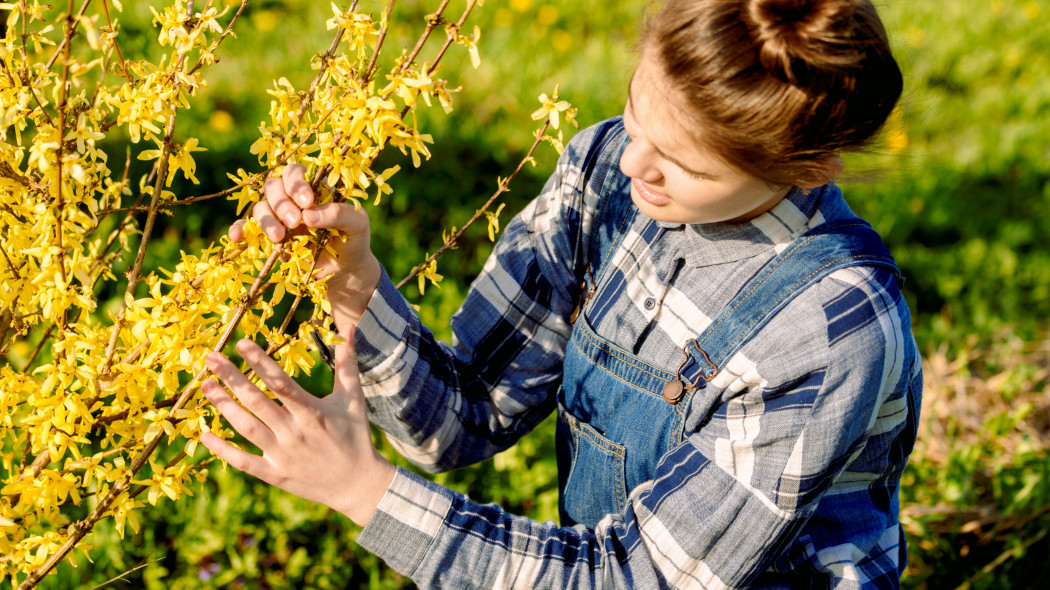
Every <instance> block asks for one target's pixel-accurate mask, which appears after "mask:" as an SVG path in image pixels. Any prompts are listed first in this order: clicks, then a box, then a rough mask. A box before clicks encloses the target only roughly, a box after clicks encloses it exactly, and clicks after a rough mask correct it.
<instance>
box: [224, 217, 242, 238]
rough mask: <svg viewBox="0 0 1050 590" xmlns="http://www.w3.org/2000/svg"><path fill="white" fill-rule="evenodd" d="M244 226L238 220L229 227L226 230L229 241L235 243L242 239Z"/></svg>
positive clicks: (240, 220)
mask: <svg viewBox="0 0 1050 590" xmlns="http://www.w3.org/2000/svg"><path fill="white" fill-rule="evenodd" d="M244 224H245V221H244V220H243V219H238V220H237V221H234V222H233V224H232V225H230V229H228V230H226V235H227V236H229V237H230V241H231V242H233V243H235V244H236V243H237V242H239V241H241V240H243V239H244Z"/></svg>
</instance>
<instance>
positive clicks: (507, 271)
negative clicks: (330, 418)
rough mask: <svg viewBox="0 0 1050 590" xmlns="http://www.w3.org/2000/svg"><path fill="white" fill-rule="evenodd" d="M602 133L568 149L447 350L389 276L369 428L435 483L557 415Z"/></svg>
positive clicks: (377, 307)
mask: <svg viewBox="0 0 1050 590" xmlns="http://www.w3.org/2000/svg"><path fill="white" fill-rule="evenodd" d="M593 137H594V128H591V129H588V130H584V131H581V132H580V133H578V134H577V135H576V136H575V137H574V138H573V139H572V141H570V142H569V144H568V145H567V146H566V148H565V150H564V151H563V153H562V155H561V157H560V158H559V160H558V164H557V169H556V171H555V173H554V174H553V175H552V176H551V178H550V180H548V182H547V184H546V186H545V187H544V189H543V192H542V193H541V194H540V195H539V196H538V197H537V198H536V199H535V200H534V201H533V202H532V203H531V204H530V205H528V207H526V208H525V209H524V210H523V211H522V212H521V213H519V214H518V215H517V216H515V217H514V218H513V219H512V220H511V222H510V223H509V224H508V225H507V227H506V229H505V230H504V232H503V235H502V236H501V237H500V240H499V241H498V243H497V245H496V247H495V249H494V251H493V253H492V255H491V256H490V257H489V259H488V261H487V263H486V264H485V267H484V269H483V270H482V272H481V273H480V275H479V276H478V278H477V279H476V280H475V281H474V283H473V284H472V286H471V288H470V291H469V293H468V295H467V297H466V300H465V302H464V303H463V306H462V307H461V309H460V310H459V311H458V312H457V313H456V315H455V316H454V318H453V319H452V330H453V342H452V344H451V345H449V344H446V343H443V342H437V341H436V340H435V339H434V337H433V335H432V334H431V333H430V331H429V330H427V329H426V328H425V327H424V326H423V325H421V323H420V321H419V317H418V316H417V315H416V313H415V312H414V311H413V310H412V308H411V307H410V306H409V305H408V303H407V302H406V301H405V300H404V298H403V297H402V296H401V294H400V293H398V292H397V290H396V289H395V288H394V287H393V285H392V284H391V282H390V280H389V279H388V278H387V277H386V275H385V274H384V276H383V278H382V280H381V282H380V285H379V287H378V288H377V290H376V292H375V294H374V295H373V297H372V299H371V302H370V303H369V306H368V309H367V311H366V313H365V315H364V317H363V318H362V320H361V323H360V324H359V326H358V328H357V332H356V337H355V346H356V347H357V351H358V358H359V362H360V366H361V370H362V379H361V380H362V385H363V386H364V389H365V396H366V398H367V400H368V407H369V416H370V418H371V419H372V421H373V423H375V424H376V425H377V426H379V427H380V428H381V429H383V430H384V431H385V432H386V433H387V434H388V436H389V437H390V439H391V441H392V442H393V444H394V446H395V448H396V449H397V450H398V451H399V452H400V453H402V454H403V455H404V456H405V457H406V458H408V459H409V460H411V461H413V462H414V463H416V464H418V465H420V466H422V467H424V468H425V469H427V470H431V471H442V470H447V469H451V468H453V467H457V466H460V465H467V464H471V463H475V462H477V461H480V460H482V459H485V458H487V457H490V456H492V455H494V454H495V453H497V452H499V451H500V450H503V449H505V448H507V447H509V446H510V445H511V444H513V443H514V442H515V441H516V440H517V439H518V438H520V437H521V436H522V435H523V434H525V433H526V432H528V431H529V430H531V429H532V428H533V427H534V426H535V425H536V424H538V423H539V422H540V421H542V419H543V418H544V417H545V416H547V415H548V414H549V413H550V411H551V410H552V409H553V407H554V393H555V391H556V389H557V386H558V384H559V383H560V380H561V373H562V359H563V356H564V351H565V346H566V343H567V342H568V338H569V335H570V332H571V325H570V324H569V322H568V318H569V316H570V315H571V313H572V311H573V308H574V307H575V303H576V300H577V295H578V290H579V287H578V281H577V279H576V276H575V269H574V265H575V260H576V258H577V251H578V247H577V244H578V241H579V240H580V239H581V232H582V231H584V230H585V229H586V227H587V224H588V223H589V218H588V219H585V217H587V214H586V213H585V211H586V210H587V208H586V207H585V206H584V196H583V194H584V193H585V192H586V191H584V190H582V189H581V186H580V184H581V171H580V162H581V161H582V159H583V158H584V156H585V155H586V153H587V151H588V150H590V149H593V146H592V145H591V144H592V143H593V142H592V139H593Z"/></svg>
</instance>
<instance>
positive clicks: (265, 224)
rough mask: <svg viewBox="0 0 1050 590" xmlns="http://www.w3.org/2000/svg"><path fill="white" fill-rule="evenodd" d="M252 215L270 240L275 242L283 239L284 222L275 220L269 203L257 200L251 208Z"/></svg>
mask: <svg viewBox="0 0 1050 590" xmlns="http://www.w3.org/2000/svg"><path fill="white" fill-rule="evenodd" d="M252 216H253V217H255V219H256V220H257V221H258V222H259V227H261V228H262V230H263V232H265V233H266V235H267V237H269V238H270V241H271V242H274V243H277V242H280V241H281V240H283V239H284V235H285V233H286V230H285V227H284V224H283V223H281V222H280V221H278V220H277V216H276V215H274V213H273V209H272V208H270V203H268V202H266V201H259V202H258V203H256V204H255V207H253V208H252Z"/></svg>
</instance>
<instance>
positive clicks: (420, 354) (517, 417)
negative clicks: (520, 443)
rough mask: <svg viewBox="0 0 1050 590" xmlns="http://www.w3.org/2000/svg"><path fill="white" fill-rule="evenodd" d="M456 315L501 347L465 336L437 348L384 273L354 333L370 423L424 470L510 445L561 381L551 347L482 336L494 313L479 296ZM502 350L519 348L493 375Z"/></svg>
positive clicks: (519, 337) (495, 319)
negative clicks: (511, 360)
mask: <svg viewBox="0 0 1050 590" xmlns="http://www.w3.org/2000/svg"><path fill="white" fill-rule="evenodd" d="M461 314H462V315H464V317H466V318H469V319H470V321H471V325H472V326H474V327H476V328H477V329H478V330H480V331H481V332H482V333H485V334H492V337H493V338H494V339H495V340H497V341H498V343H497V344H494V343H493V342H492V341H491V339H490V340H483V341H480V342H475V341H473V340H472V339H473V338H474V337H473V336H471V335H469V334H462V338H458V339H457V340H458V343H457V344H458V346H457V347H451V346H448V345H444V344H442V343H439V342H437V341H436V340H435V339H434V337H433V335H432V334H431V333H430V332H429V331H428V330H427V329H426V328H425V327H424V326H423V325H422V324H421V323H420V322H419V318H418V316H417V315H416V314H415V313H414V311H413V310H412V309H411V306H409V305H408V303H407V302H406V301H405V300H404V299H403V298H402V297H401V296H400V294H398V293H397V291H396V290H395V289H394V288H393V285H392V284H391V283H390V281H389V278H387V277H385V276H384V278H383V279H382V281H381V284H380V287H379V288H378V289H377V291H376V294H375V296H374V298H373V301H372V302H371V303H370V305H369V309H368V311H367V313H366V314H365V315H364V317H362V320H361V324H360V325H359V328H358V330H357V332H356V340H355V346H356V347H357V349H358V351H359V355H360V359H361V364H360V366H361V370H362V385H363V386H364V390H365V395H366V397H367V399H368V410H369V418H370V419H371V420H372V422H373V423H374V424H376V425H377V426H379V427H380V428H382V429H383V430H384V431H386V432H387V433H388V434H389V435H390V436H391V439H392V440H393V441H395V445H396V446H397V449H398V451H399V452H401V453H402V454H403V455H404V456H405V457H406V458H408V459H409V460H411V461H413V462H415V463H416V464H418V465H420V466H422V467H424V468H425V469H428V470H430V471H443V470H447V469H451V468H453V467H457V466H460V465H466V464H471V463H475V462H477V461H480V460H482V459H484V458H486V457H489V456H492V455H493V454H495V453H496V452H498V451H499V450H502V449H504V448H506V447H507V446H509V445H510V444H512V443H513V441H514V440H516V439H517V438H518V437H520V436H521V435H522V434H524V433H526V432H528V431H529V430H530V429H531V428H532V426H533V425H534V424H536V423H537V422H538V421H540V420H542V418H543V416H545V415H546V414H547V413H549V410H550V407H549V406H550V402H551V401H552V400H553V397H552V396H553V392H554V391H555V390H556V388H557V382H558V376H559V375H560V372H559V371H558V368H559V367H560V360H561V353H560V352H559V351H558V350H557V349H554V350H553V351H548V350H528V344H529V338H528V336H527V335H523V334H513V335H507V337H504V336H503V335H500V334H499V333H498V330H497V331H492V330H489V329H487V328H486V326H492V325H498V324H499V323H500V316H499V314H498V313H496V312H495V307H493V306H492V305H490V304H488V303H486V302H485V301H482V300H479V296H478V295H477V294H476V293H472V295H470V296H468V298H467V301H466V302H465V303H464V308H463V310H462V311H461ZM500 347H503V348H502V350H503V352H506V351H507V350H508V349H514V350H515V351H517V352H516V353H515V355H514V356H515V357H516V360H515V362H514V363H512V364H511V365H506V364H503V365H500V366H499V367H498V368H496V367H494V366H493V365H494V363H493V360H492V357H493V356H496V355H498V354H500ZM540 353H542V354H540ZM497 372H498V373H497ZM494 373H497V374H495V377H493V374H494Z"/></svg>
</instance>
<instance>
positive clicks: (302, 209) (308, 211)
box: [227, 164, 382, 331]
mask: <svg viewBox="0 0 1050 590" xmlns="http://www.w3.org/2000/svg"><path fill="white" fill-rule="evenodd" d="M305 175H306V168H305V167H303V166H300V165H298V164H289V165H288V166H286V167H285V169H284V173H283V175H282V176H278V177H273V178H268V179H267V180H266V183H265V184H264V185H263V193H264V194H265V195H266V200H265V201H261V202H259V203H257V204H256V205H255V207H254V208H253V209H252V215H253V216H254V217H255V219H256V220H258V222H259V225H260V227H262V229H263V232H265V233H266V235H267V236H268V237H269V238H270V240H272V241H273V242H275V243H277V242H280V241H281V240H283V239H285V237H286V236H287V235H288V234H289V232H291V233H293V234H294V233H297V232H296V230H299V231H300V232H301V231H303V230H302V229H301V228H302V226H306V227H312V228H328V229H331V230H333V234H332V235H331V236H330V237H329V238H328V239H329V242H330V243H332V244H333V245H334V246H335V250H336V252H337V255H336V256H334V257H333V256H332V255H331V254H329V253H328V252H327V251H326V252H323V253H322V254H321V257H320V259H319V260H318V261H317V270H316V273H315V276H317V277H318V278H323V277H326V276H329V275H331V279H329V281H328V301H329V302H330V303H331V304H332V316H333V319H334V320H335V323H336V328H337V329H338V330H340V331H347V330H350V329H352V328H353V327H354V326H356V325H357V322H358V321H359V320H360V319H361V316H362V315H363V314H364V312H365V308H367V307H368V302H369V300H370V299H371V298H372V293H373V292H374V291H375V288H376V285H378V284H379V278H380V277H381V276H382V270H381V269H380V266H379V260H377V259H376V257H375V255H373V254H372V250H371V248H370V247H369V229H368V214H366V213H365V211H364V209H357V208H355V207H354V206H353V205H352V204H350V203H327V204H325V205H319V206H316V207H315V206H314V192H313V189H311V188H310V183H309V182H307V181H306V177H305ZM244 223H245V222H244V220H238V221H236V222H235V223H234V224H233V225H231V226H230V229H229V231H228V232H227V233H228V235H229V236H230V239H231V240H232V241H234V242H239V241H241V240H242V239H243V238H244Z"/></svg>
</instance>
